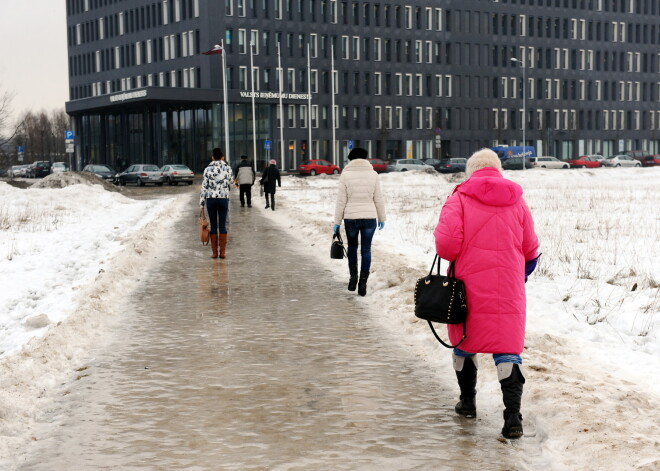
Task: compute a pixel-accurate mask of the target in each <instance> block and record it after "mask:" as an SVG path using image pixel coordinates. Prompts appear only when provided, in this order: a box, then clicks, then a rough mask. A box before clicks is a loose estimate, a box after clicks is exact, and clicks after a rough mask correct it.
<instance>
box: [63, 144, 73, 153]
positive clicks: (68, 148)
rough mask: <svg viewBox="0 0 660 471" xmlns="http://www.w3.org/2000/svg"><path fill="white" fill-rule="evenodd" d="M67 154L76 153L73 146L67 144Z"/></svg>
mask: <svg viewBox="0 0 660 471" xmlns="http://www.w3.org/2000/svg"><path fill="white" fill-rule="evenodd" d="M65 152H66V153H67V154H73V153H74V152H75V150H74V146H73V144H67V145H66V148H65Z"/></svg>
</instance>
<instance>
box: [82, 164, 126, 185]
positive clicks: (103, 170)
mask: <svg viewBox="0 0 660 471" xmlns="http://www.w3.org/2000/svg"><path fill="white" fill-rule="evenodd" d="M82 171H83V172H89V173H93V174H94V175H96V176H97V177H101V178H102V179H104V180H108V181H110V182H112V183H117V176H118V175H117V172H116V171H115V169H114V168H112V167H111V166H109V165H105V164H89V165H85V167H84V168H83V169H82Z"/></svg>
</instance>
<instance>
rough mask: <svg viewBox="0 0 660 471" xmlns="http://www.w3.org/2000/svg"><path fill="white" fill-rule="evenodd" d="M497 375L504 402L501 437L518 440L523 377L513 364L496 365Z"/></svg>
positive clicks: (521, 428)
mask: <svg viewBox="0 0 660 471" xmlns="http://www.w3.org/2000/svg"><path fill="white" fill-rule="evenodd" d="M497 375H498V377H499V379H500V386H501V388H502V399H503V401H504V427H502V435H503V436H504V437H506V438H520V437H522V436H523V426H522V415H521V414H520V401H521V399H522V393H523V384H525V377H524V376H523V374H522V371H521V370H520V366H519V365H517V364H514V363H500V364H499V365H497Z"/></svg>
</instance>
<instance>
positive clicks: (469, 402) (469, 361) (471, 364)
mask: <svg viewBox="0 0 660 471" xmlns="http://www.w3.org/2000/svg"><path fill="white" fill-rule="evenodd" d="M453 360H454V370H455V371H456V379H458V387H459V388H460V389H461V400H460V401H458V404H456V407H454V410H455V411H456V413H457V414H459V415H462V416H464V417H467V418H470V419H473V418H475V417H476V416H477V404H476V396H477V357H472V358H464V357H459V356H457V355H453Z"/></svg>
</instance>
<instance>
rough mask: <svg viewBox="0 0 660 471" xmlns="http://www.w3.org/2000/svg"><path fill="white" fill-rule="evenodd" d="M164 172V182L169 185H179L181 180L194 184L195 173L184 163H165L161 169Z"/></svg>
mask: <svg viewBox="0 0 660 471" xmlns="http://www.w3.org/2000/svg"><path fill="white" fill-rule="evenodd" d="M160 171H161V172H163V182H165V183H167V184H168V185H170V186H171V185H178V184H179V182H184V183H187V184H188V185H192V184H193V179H194V178H195V174H194V172H193V171H192V170H190V169H189V168H188V167H186V166H185V165H182V164H174V165H165V166H163V168H161V169H160Z"/></svg>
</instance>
